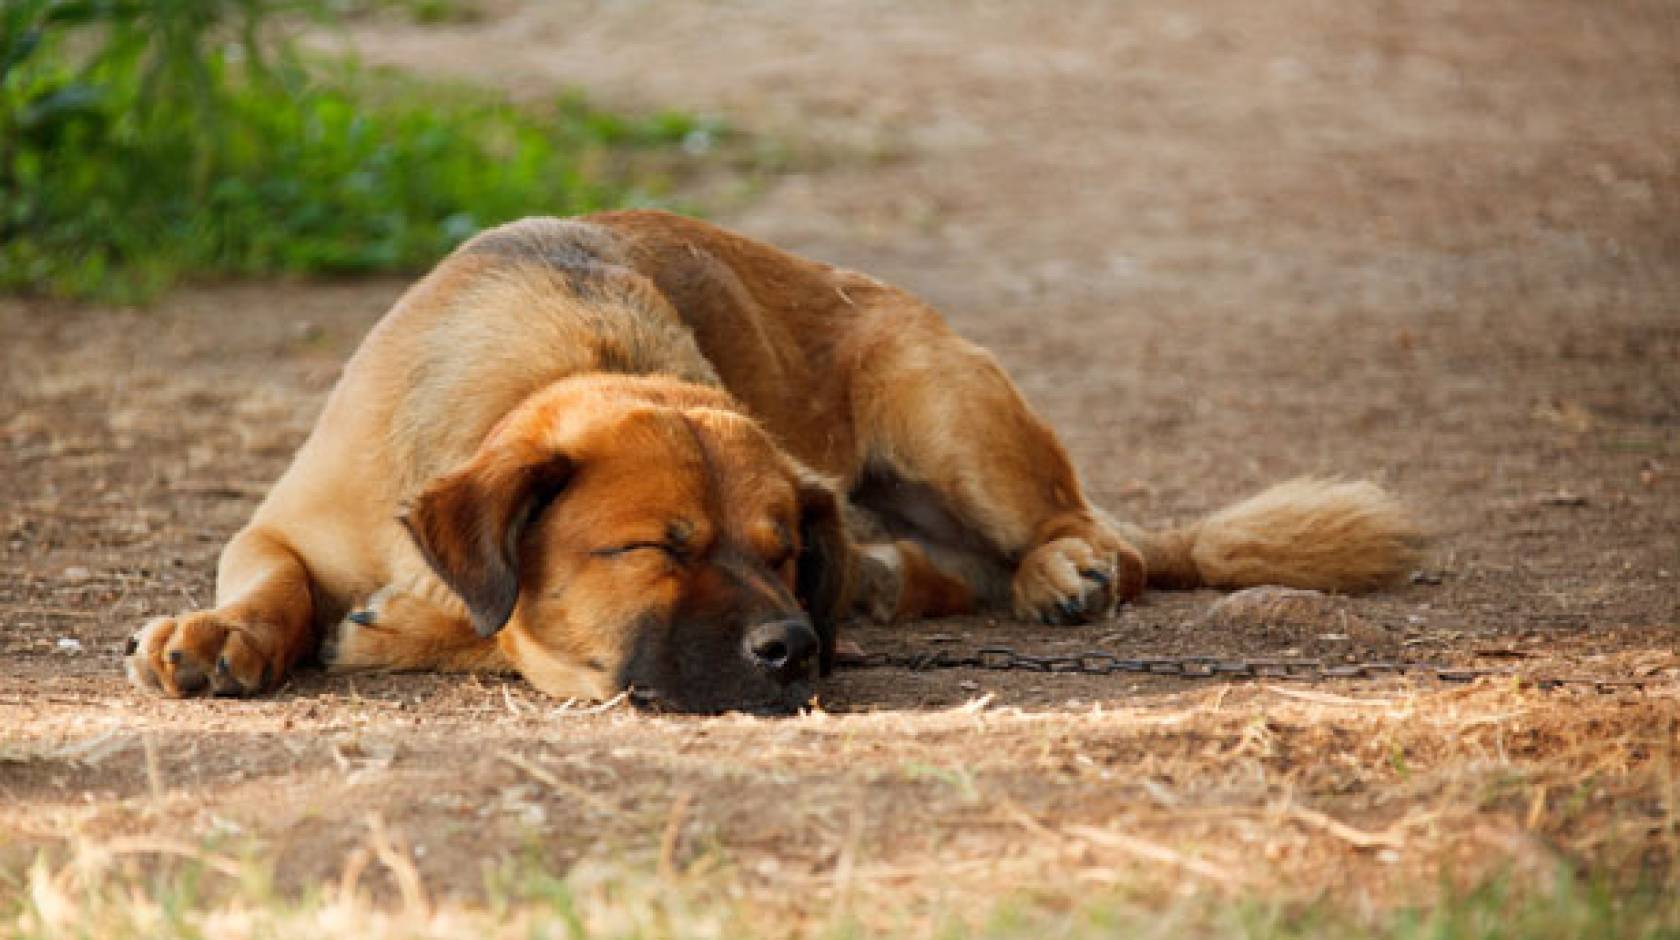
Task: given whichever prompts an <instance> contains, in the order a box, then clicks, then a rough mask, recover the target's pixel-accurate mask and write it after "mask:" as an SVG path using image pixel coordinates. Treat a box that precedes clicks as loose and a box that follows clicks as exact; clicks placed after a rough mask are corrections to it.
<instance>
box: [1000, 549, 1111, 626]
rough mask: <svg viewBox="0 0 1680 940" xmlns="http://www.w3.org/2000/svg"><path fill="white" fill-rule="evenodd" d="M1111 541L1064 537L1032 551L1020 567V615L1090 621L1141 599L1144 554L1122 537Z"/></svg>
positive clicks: (1017, 596) (1016, 600)
mask: <svg viewBox="0 0 1680 940" xmlns="http://www.w3.org/2000/svg"><path fill="white" fill-rule="evenodd" d="M1104 541H1110V540H1104ZM1111 541H1112V543H1113V544H1109V545H1106V546H1103V547H1099V546H1098V545H1094V544H1092V542H1091V541H1089V540H1087V539H1084V538H1077V537H1068V538H1059V539H1056V540H1054V541H1050V542H1046V543H1044V544H1043V545H1040V546H1038V547H1037V548H1035V549H1033V550H1032V551H1030V552H1028V553H1027V556H1026V557H1025V558H1023V559H1021V565H1020V567H1019V568H1017V569H1016V570H1015V583H1014V585H1013V588H1012V592H1013V594H1014V607H1015V615H1016V616H1017V617H1021V618H1023V619H1026V620H1037V621H1040V622H1043V623H1052V624H1076V623H1088V622H1090V621H1092V620H1096V619H1099V618H1101V617H1107V616H1109V615H1110V614H1112V613H1113V612H1114V608H1115V606H1116V605H1117V604H1118V603H1119V602H1120V601H1123V600H1130V599H1132V598H1133V597H1136V596H1137V594H1138V593H1139V592H1140V591H1141V590H1142V589H1143V574H1144V568H1143V556H1142V555H1139V554H1138V552H1137V550H1136V549H1134V548H1132V547H1131V546H1130V545H1127V544H1125V543H1124V542H1122V541H1120V540H1119V539H1112V540H1111Z"/></svg>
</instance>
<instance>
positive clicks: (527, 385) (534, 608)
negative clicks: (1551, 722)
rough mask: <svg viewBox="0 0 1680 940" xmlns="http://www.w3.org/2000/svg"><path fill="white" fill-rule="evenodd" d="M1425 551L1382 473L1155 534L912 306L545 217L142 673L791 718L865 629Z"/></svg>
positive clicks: (317, 459) (1105, 600) (238, 555)
mask: <svg viewBox="0 0 1680 940" xmlns="http://www.w3.org/2000/svg"><path fill="white" fill-rule="evenodd" d="M1415 538H1416V536H1415V532H1414V530H1413V528H1412V526H1411V525H1410V523H1409V522H1408V521H1407V520H1406V518H1405V516H1404V515H1403V513H1402V512H1401V511H1400V510H1399V509H1398V508H1397V507H1396V505H1395V504H1394V503H1393V502H1392V501H1391V500H1390V499H1389V498H1388V497H1387V496H1386V495H1385V494H1384V493H1383V492H1382V491H1381V490H1379V489H1377V488H1376V487H1375V486H1373V485H1371V484H1366V483H1354V484H1336V483H1321V482H1313V481H1297V482H1295V483H1291V484H1285V485H1283V486H1281V487H1276V488H1274V489H1272V490H1270V491H1268V492H1267V493H1264V494H1262V495H1261V496H1258V497H1255V498H1254V499H1251V500H1249V501H1247V502H1245V503H1240V504H1238V505H1237V506H1235V507H1233V508H1231V509H1228V510H1225V511H1224V512H1222V513H1220V514H1218V515H1216V516H1213V517H1211V518H1209V519H1207V520H1203V521H1202V522H1201V523H1198V524H1196V525H1192V526H1190V527H1187V528H1184V529H1177V530H1171V531H1166V532H1159V533H1149V532H1145V531H1143V530H1140V529H1136V528H1133V527H1127V526H1119V525H1117V524H1115V523H1114V522H1112V521H1111V520H1109V519H1108V517H1107V516H1105V515H1104V514H1103V513H1101V512H1100V511H1099V510H1097V509H1096V508H1094V507H1093V506H1092V505H1091V504H1090V503H1089V502H1087V501H1086V499H1085V496H1084V493H1083V492H1082V490H1081V488H1080V484H1079V480H1078V478H1077V476H1076V475H1075V472H1074V469H1073V466H1072V464H1071V463H1070V461H1069V459H1068V456H1067V453H1066V451H1065V450H1064V449H1063V448H1062V446H1061V444H1060V443H1058V442H1057V440H1056V437H1055V435H1053V434H1052V433H1051V431H1050V430H1049V428H1047V427H1046V426H1045V425H1044V423H1043V422H1042V421H1040V420H1039V419H1038V418H1037V417H1036V416H1034V415H1033V413H1032V412H1031V411H1030V410H1029V409H1028V408H1027V406H1026V404H1025V403H1024V402H1023V400H1022V398H1021V396H1020V394H1019V393H1018V392H1017V391H1016V389H1015V387H1014V385H1013V384H1011V382H1010V381H1009V379H1008V378H1007V377H1006V376H1005V375H1004V373H1003V371H1002V370H1001V369H1000V368H999V367H998V365H997V363H996V362H995V361H994V360H993V358H992V357H991V356H990V355H989V354H987V353H986V352H985V351H983V350H981V349H980V348H978V347H976V346H974V345H973V344H971V343H968V342H966V341H964V340H962V339H961V338H959V337H957V336H956V335H955V334H954V333H952V332H951V330H950V329H949V328H948V327H947V326H946V325H945V323H944V322H943V321H942V320H941V319H940V317H939V316H938V315H937V314H936V313H935V312H934V311H933V310H931V309H929V308H928V307H927V306H925V305H924V304H922V303H921V302H919V301H917V300H916V299H915V298H914V297H911V296H910V295H908V294H906V293H905V292H903V291H900V290H897V289H895V288H893V287H890V286H888V285H885V284H882V283H880V282H879V281H876V280H874V279H872V278H869V277H867V276H865V275H862V274H857V273H854V272H851V271H845V270H840V269H837V268H833V267H830V266H828V265H824V264H819V263H816V262H812V261H808V260H805V259H802V258H798V257H795V256H793V255H790V254H786V253H784V252H781V251H778V250H776V249H774V248H771V247H769V246H766V245H762V244H759V243H756V242H753V241H750V240H748V239H746V238H743V237H741V236H738V235H735V234H732V233H730V232H727V231H724V230H722V229H719V228H716V227H714V226H711V225H707V224H705V223H702V222H697V221H694V220H691V219H686V218H682V217H679V216H673V215H669V214H665V213H659V212H615V213H606V214H602V215H595V216H589V217H585V218H580V219H575V220H559V219H530V220H526V221H523V222H518V223H514V224H511V225H507V226H503V227H501V228H498V229H495V230H492V231H488V232H485V233H484V234H482V235H480V236H478V237H477V238H474V239H473V240H472V241H470V242H468V243H467V244H466V245H464V246H462V247H461V248H460V249H459V250H457V251H456V252H454V253H453V254H452V255H450V257H449V258H447V259H446V260H445V261H444V262H443V263H442V264H440V265H439V266H438V267H437V269H436V270H434V271H433V272H432V273H431V274H430V275H428V276H427V277H426V278H425V279H423V280H422V281H420V282H419V283H418V284H417V285H415V286H414V287H413V288H412V289H411V290H409V291H408V293H407V294H406V295H405V296H404V297H403V298H402V299H401V300H399V301H398V302H397V304H396V306H395V307H394V308H393V309H392V310H391V311H390V313H388V314H387V315H386V316H385V318H384V319H383V320H381V321H380V322H379V324H378V325H377V326H375V327H374V328H373V330H372V332H371V333H369V335H368V337H367V339H366V340H365V341H364V342H363V343H362V345H361V348H360V349H359V350H358V351H357V352H356V354H355V355H354V356H353V357H352V358H351V360H350V362H349V364H348V365H347V366H346V368H345V371H344V375H343V378H342V379H341V380H340V381H339V383H338V387H337V388H336V389H335V390H334V392H333V394H332V396H331V398H330V399H329V400H328V402H327V405H326V408H325V411H324V412H323V413H322V415H321V417H320V420H319V422H318V423H317V425H316V427H315V430H314V432H313V433H312V434H311V435H310V437H309V439H308V440H307V441H305V442H304V444H303V447H302V449H301V450H299V452H298V454H297V457H296V459H295V460H294V462H293V463H292V466H291V468H290V469H289V470H288V471H287V472H286V474H285V475H284V476H283V477H282V478H281V479H280V481H279V483H277V484H276V485H275V487H274V489H273V491H272V492H271V493H270V494H269V495H268V498H267V499H266V500H265V501H264V502H263V504H262V505H261V507H260V508H258V510H257V512H256V515H255V517H254V518H253V519H252V520H251V522H250V524H249V525H247V526H246V527H245V529H243V530H242V531H241V532H240V533H239V534H238V535H236V536H235V537H234V539H233V541H232V542H231V543H230V544H229V545H228V547H227V549H226V550H225V551H224V552H223V554H222V558H221V564H220V570H219V572H218V577H217V589H216V606H215V607H214V609H211V610H208V611H199V612H193V613H187V614H183V615H181V616H177V617H166V618H159V619H157V620H153V621H152V622H150V623H148V624H146V625H145V626H144V627H143V628H142V629H141V630H140V631H139V632H138V633H137V634H135V636H134V637H133V638H132V639H131V640H130V644H129V647H130V648H129V655H128V658H127V668H128V673H129V676H130V677H131V679H132V680H133V681H134V682H135V683H136V684H137V685H139V686H141V687H143V688H148V689H153V690H157V691H160V692H162V693H164V694H167V695H171V696H186V695H195V694H200V693H206V692H208V693H213V694H228V695H247V694H251V693H256V692H260V691H262V690H264V689H268V688H272V687H273V686H274V685H276V684H277V683H279V682H280V681H281V680H282V679H283V678H284V677H285V675H286V674H287V671H288V670H290V669H291V668H292V667H293V666H294V665H295V664H296V663H298V662H299V661H300V660H302V659H304V658H306V657H308V656H310V655H311V654H316V653H318V654H319V656H320V658H321V659H322V660H323V661H324V662H325V663H326V664H327V665H328V666H329V667H331V668H341V669H437V670H456V671H467V670H488V671H515V672H518V673H520V674H522V675H523V676H525V677H526V678H527V679H528V680H529V681H530V682H531V683H533V684H534V685H536V686H537V687H538V688H541V689H543V690H545V691H547V692H550V693H552V694H554V695H558V696H579V697H597V698H600V697H608V696H611V695H613V694H615V693H617V692H618V691H621V690H624V689H631V688H633V689H635V690H637V691H638V692H640V693H643V694H645V695H648V696H650V697H653V698H656V699H657V700H659V701H660V702H661V703H663V704H664V705H665V706H667V707H672V708H677V709H684V710H693V711H716V710H721V709H727V708H748V709H768V710H786V709H789V708H795V707H798V706H799V705H800V704H803V703H804V702H806V701H808V699H809V696H810V684H809V683H810V681H811V679H812V673H813V671H814V670H815V671H819V672H826V671H827V669H828V668H829V665H830V663H831V662H832V659H833V655H834V649H835V629H836V626H837V624H838V623H839V622H840V621H842V620H843V619H844V618H846V617H847V616H849V615H853V614H864V615H870V616H874V617H878V618H882V619H896V620H907V619H912V618H917V617H926V616H937V615H942V614H954V613H962V612H968V611H973V610H977V609H984V608H1009V609H1012V610H1013V611H1014V613H1015V614H1017V615H1018V616H1020V617H1023V618H1029V619H1032V620H1036V621H1044V622H1052V623H1071V622H1079V621H1085V620H1090V619H1093V618H1098V617H1103V616H1106V615H1108V614H1109V613H1110V612H1111V611H1112V610H1113V609H1114V606H1115V605H1116V603H1118V602H1120V601H1123V600H1126V599H1128V598H1131V597H1133V596H1135V595H1136V594H1137V593H1138V592H1139V591H1141V590H1142V589H1143V587H1144V586H1145V584H1146V583H1147V584H1150V585H1153V586H1160V587H1191V586H1196V585H1202V584H1209V585H1216V586H1226V587H1237V586H1243V585H1249V584H1261V583H1278V584H1288V585H1294V586H1302V587H1313V588H1322V589H1329V590H1344V591H1348V590H1359V589H1363V588H1369V587H1373V586H1376V585H1379V584H1382V583H1383V582H1385V581H1388V580H1389V579H1391V578H1393V577H1394V576H1395V575H1396V574H1398V573H1401V572H1403V571H1404V570H1405V569H1406V566H1407V565H1408V563H1409V561H1410V559H1411V556H1412V548H1413V545H1414V543H1415Z"/></svg>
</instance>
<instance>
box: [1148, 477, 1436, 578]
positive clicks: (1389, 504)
mask: <svg viewBox="0 0 1680 940" xmlns="http://www.w3.org/2000/svg"><path fill="white" fill-rule="evenodd" d="M1126 531H1127V534H1128V535H1129V536H1131V537H1132V538H1133V542H1134V544H1137V545H1139V546H1140V547H1141V548H1142V549H1143V551H1144V557H1145V559H1146V561H1147V564H1148V568H1149V584H1150V586H1151V587H1172V588H1189V587H1203V586H1206V587H1217V588H1245V587H1255V586H1258V585H1262V584H1276V585H1282V586H1285V587H1294V588H1308V589H1312V590H1318V591H1339V592H1357V591H1369V590H1374V589H1376V588H1380V587H1383V586H1385V585H1388V584H1391V583H1393V582H1394V581H1395V580H1396V579H1397V578H1399V577H1401V576H1402V575H1404V574H1406V573H1407V572H1408V571H1410V570H1411V569H1412V566H1413V565H1414V564H1415V563H1416V561H1417V557H1418V551H1419V548H1420V547H1421V545H1422V542H1423V534H1422V532H1421V531H1420V530H1419V528H1418V526H1417V524H1416V523H1415V522H1414V521H1413V520H1412V518H1411V517H1410V515H1409V514H1408V513H1407V512H1406V510H1405V508H1404V507H1403V506H1401V505H1400V504H1399V502H1398V501H1396V500H1395V499H1394V497H1393V496H1392V495H1390V494H1389V493H1387V492H1385V491H1384V490H1383V489H1382V488H1381V487H1379V486H1377V485H1376V484H1374V483H1370V482H1364V481H1361V482H1345V481H1338V480H1319V479H1312V478H1301V479H1297V480H1291V481H1289V482H1287V483H1280V484H1278V485H1276V486H1273V487H1271V488H1270V489H1268V490H1266V491H1264V492H1262V493H1260V494H1258V495H1256V496H1252V497H1250V498H1248V499H1245V500H1243V501H1242V502H1240V503H1237V504H1236V505H1233V506H1230V507H1227V508H1225V509H1222V510H1220V511H1219V512H1216V513H1214V514H1213V515H1211V516H1208V517H1207V518H1205V519H1203V520H1201V521H1200V522H1197V523H1194V524H1192V525H1189V526H1186V527H1184V528H1182V529H1174V530H1167V531H1163V532H1155V533H1151V532H1146V531H1144V530H1141V529H1137V528H1136V527H1129V528H1128V529H1127V530H1126Z"/></svg>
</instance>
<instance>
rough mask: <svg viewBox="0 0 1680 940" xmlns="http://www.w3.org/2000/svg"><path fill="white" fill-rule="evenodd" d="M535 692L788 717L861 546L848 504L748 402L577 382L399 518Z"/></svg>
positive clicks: (678, 388) (706, 393) (507, 428)
mask: <svg viewBox="0 0 1680 940" xmlns="http://www.w3.org/2000/svg"><path fill="white" fill-rule="evenodd" d="M403 522H404V524H405V525H406V526H407V527H408V530H409V532H410V534H412V535H413V537H414V541H415V543H416V544H417V545H418V546H419V548H420V550H421V552H422V553H423V554H424V555H425V557H426V560H427V561H428V562H429V563H430V564H431V566H432V568H433V570H435V571H436V572H437V574H438V575H439V577H441V578H442V579H443V581H444V582H445V583H447V584H448V585H449V586H450V587H451V588H452V589H453V590H454V591H455V592H456V593H457V594H458V595H459V596H460V597H461V599H462V600H463V601H465V602H466V606H467V608H468V610H469V612H470V613H471V616H472V621H473V626H474V628H475V629H476V630H477V631H478V632H479V633H480V634H481V635H483V636H491V635H496V634H500V638H499V642H500V644H501V647H502V649H503V650H504V651H505V652H506V653H507V654H508V656H509V658H510V659H512V660H513V662H514V663H515V665H516V666H517V667H518V668H519V670H520V671H521V673H523V674H524V675H525V677H526V678H527V679H529V680H530V681H531V682H532V683H533V684H534V685H536V686H538V687H539V688H542V689H544V690H545V691H547V692H550V693H552V694H555V695H565V696H593V697H606V696H609V695H611V694H614V693H616V692H618V691H620V690H623V689H627V688H633V689H635V690H637V691H638V692H640V693H646V694H648V695H651V696H652V697H653V698H655V699H656V700H657V701H658V702H659V703H660V704H661V705H662V706H663V707H669V708H674V709H678V710H683V711H721V710H724V709H731V708H741V709H750V710H773V711H786V710H791V709H793V708H797V707H798V706H799V705H801V704H804V703H805V702H806V701H808V700H809V698H810V684H809V682H810V678H811V673H812V671H813V670H820V671H821V672H823V673H826V672H827V671H828V669H829V666H830V664H831V662H832V658H833V653H834V631H835V622H836V619H837V618H838V617H839V615H840V614H841V612H842V610H843V608H844V606H845V605H846V603H847V601H848V598H847V588H848V585H847V578H848V572H849V570H850V567H851V565H850V554H851V548H850V545H849V543H848V541H847V538H846V534H845V528H844V525H843V521H842V518H841V514H840V507H839V502H838V499H837V497H836V495H835V493H834V491H833V490H832V489H831V488H830V487H829V486H828V485H827V484H825V483H824V482H823V481H821V480H820V479H818V478H817V477H816V476H815V475H813V474H812V473H810V472H809V471H808V470H805V469H804V468H803V467H801V466H800V465H799V464H798V463H797V462H796V461H794V460H793V459H792V458H791V457H789V456H788V455H787V454H785V453H784V452H783V451H782V450H781V449H780V448H779V447H778V446H777V445H776V444H775V442H774V441H773V440H772V439H771V438H770V436H769V435H768V434H767V433H766V432H765V430H764V429H763V428H762V427H760V426H759V425H758V424H757V423H756V422H754V421H753V420H751V419H750V418H748V417H746V416H745V415H744V414H743V413H742V412H741V411H740V410H739V407H738V405H736V404H735V402H734V400H733V399H731V398H729V396H727V395H726V394H725V393H723V392H720V391H716V390H713V389H707V388H701V387H697V386H693V385H686V384H682V383H677V382H674V381H670V380H661V379H645V378H644V379H630V378H616V379H601V380H588V381H574V382H568V383H561V384H560V385H557V386H555V387H553V388H551V389H550V390H549V391H548V392H545V393H543V394H541V395H539V396H536V397H535V398H533V399H532V400H530V401H528V402H526V403H525V404H524V405H522V406H521V407H520V408H519V409H518V410H517V411H515V412H514V413H513V414H511V415H510V416H509V417H508V418H507V419H505V420H503V422H502V423H501V424H500V425H498V426H497V428H496V429H495V430H494V431H492V432H491V433H490V435H489V436H488V438H487V439H486V441H485V442H484V444H483V445H482V446H481V447H480V448H479V450H478V452H477V453H476V454H475V455H474V456H473V457H472V458H471V459H470V460H469V461H467V463H466V464H465V465H464V466H462V467H460V468H459V469H457V470H455V471H454V472H452V473H449V474H447V475H445V476H443V477H440V478H439V479H437V480H434V481H432V482H431V483H430V484H429V485H428V486H426V487H425V489H424V490H423V491H422V492H421V493H420V495H419V496H418V498H417V499H415V501H414V502H413V504H412V505H411V507H410V508H409V510H408V512H407V513H406V515H405V516H404V519H403Z"/></svg>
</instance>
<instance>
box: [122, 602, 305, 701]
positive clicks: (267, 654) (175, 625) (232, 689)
mask: <svg viewBox="0 0 1680 940" xmlns="http://www.w3.org/2000/svg"><path fill="white" fill-rule="evenodd" d="M268 632H269V631H268V630H266V629H264V628H263V627H262V626H261V625H259V624H251V623H244V622H241V621H240V620H239V619H238V618H237V617H233V616H229V615H227V614H225V613H223V612H221V611H215V610H207V611H195V612H193V613H188V614H182V615H180V616H178V617H158V618H156V619H154V620H152V621H150V622H148V623H147V624H146V625H145V626H144V627H141V628H140V630H139V632H137V633H135V634H134V635H133V636H131V637H129V638H128V647H127V649H126V650H125V657H124V669H125V670H126V671H127V673H128V679H129V681H130V682H132V683H134V685H135V686H136V687H138V688H140V689H143V690H146V691H150V692H158V693H161V694H163V695H167V696H170V697H171V698H185V697H187V696H191V695H201V694H205V693H209V694H211V695H255V694H256V693H258V692H261V691H263V690H265V689H268V688H271V687H272V686H273V685H274V684H275V683H277V682H278V681H279V680H280V678H281V676H282V675H283V674H284V672H285V665H284V664H283V663H281V662H280V661H279V660H278V659H277V657H276V655H275V653H274V652H273V651H272V650H271V649H269V648H268V647H269V645H270V644H268V643H266V642H265V639H267V638H265V636H264V634H265V633H268Z"/></svg>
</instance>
